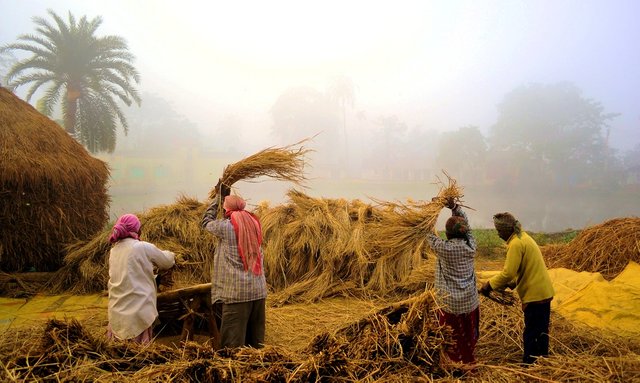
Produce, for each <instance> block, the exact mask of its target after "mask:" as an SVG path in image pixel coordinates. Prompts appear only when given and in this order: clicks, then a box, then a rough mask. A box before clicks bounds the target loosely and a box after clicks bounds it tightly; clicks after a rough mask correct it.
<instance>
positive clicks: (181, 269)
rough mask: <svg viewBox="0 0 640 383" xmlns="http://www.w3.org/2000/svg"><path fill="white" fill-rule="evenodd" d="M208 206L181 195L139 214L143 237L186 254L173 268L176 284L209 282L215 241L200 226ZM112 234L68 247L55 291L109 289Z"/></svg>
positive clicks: (54, 286) (159, 245)
mask: <svg viewBox="0 0 640 383" xmlns="http://www.w3.org/2000/svg"><path fill="white" fill-rule="evenodd" d="M205 208H206V206H205V205H204V204H203V203H201V202H199V201H197V200H196V199H193V198H189V197H186V196H179V197H178V199H177V201H176V203H174V204H172V205H161V206H157V207H154V208H152V209H150V210H149V211H147V212H145V213H142V214H139V215H138V218H139V219H140V222H141V224H142V226H141V239H142V240H144V241H148V242H151V243H153V244H155V245H156V246H157V247H158V248H160V249H162V250H170V251H173V252H175V253H177V254H182V255H183V256H184V257H185V261H186V263H187V265H178V266H176V267H175V268H174V269H173V271H172V274H173V281H174V283H175V285H176V286H179V287H180V286H186V285H190V284H198V283H204V282H210V274H209V273H210V270H209V267H208V265H210V264H211V262H210V259H211V257H212V256H213V252H214V251H215V246H216V243H215V240H214V238H213V237H212V236H211V235H208V234H207V233H205V232H204V231H203V230H202V228H201V227H200V221H201V218H202V215H203V214H204V210H205ZM110 234H111V229H104V230H103V231H102V232H101V233H100V234H98V235H96V236H95V237H94V238H92V239H91V240H89V241H84V242H77V243H75V244H72V245H71V246H69V247H68V253H67V256H66V257H65V259H64V262H65V264H64V266H63V267H62V268H60V270H58V271H57V272H56V276H55V277H54V278H53V280H54V281H55V282H54V285H53V286H52V290H53V291H54V292H73V293H79V294H80V293H90V292H99V291H103V290H104V289H106V287H107V282H108V280H109V264H108V262H109V250H110V248H111V245H110V244H109V242H108V238H109V235H110Z"/></svg>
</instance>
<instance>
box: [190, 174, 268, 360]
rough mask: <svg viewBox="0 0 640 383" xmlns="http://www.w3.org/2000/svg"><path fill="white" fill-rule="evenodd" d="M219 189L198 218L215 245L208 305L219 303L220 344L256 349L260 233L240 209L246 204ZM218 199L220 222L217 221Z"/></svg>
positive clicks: (259, 338)
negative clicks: (222, 211)
mask: <svg viewBox="0 0 640 383" xmlns="http://www.w3.org/2000/svg"><path fill="white" fill-rule="evenodd" d="M229 193H230V190H229V188H228V187H226V186H225V185H223V184H221V187H220V189H219V192H218V197H217V198H216V199H215V201H214V202H213V203H212V204H211V205H210V206H209V208H208V209H207V211H206V212H205V214H204V217H203V219H202V227H203V228H204V229H205V230H207V231H209V232H211V233H213V235H215V236H216V237H218V239H219V240H220V241H219V242H218V246H217V247H216V251H215V254H214V257H213V272H212V276H211V278H212V284H211V302H212V303H214V304H216V303H221V304H222V314H221V316H222V319H221V324H220V337H221V339H220V345H221V346H222V347H239V346H251V347H255V348H259V347H262V345H263V344H264V332H265V319H266V317H265V301H266V298H267V283H266V280H265V276H264V272H263V255H262V247H261V245H262V228H261V226H260V221H259V220H258V217H256V216H255V215H253V214H251V213H249V212H248V211H246V210H244V208H245V206H246V202H245V201H244V200H243V199H242V198H240V197H238V196H235V195H229ZM221 199H224V202H223V205H222V207H223V208H224V211H225V213H224V218H220V219H218V218H217V212H218V206H219V204H220V200H221Z"/></svg>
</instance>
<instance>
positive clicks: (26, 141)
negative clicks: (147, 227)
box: [0, 88, 109, 272]
mask: <svg viewBox="0 0 640 383" xmlns="http://www.w3.org/2000/svg"><path fill="white" fill-rule="evenodd" d="M0 123H1V125H2V126H1V127H0V269H1V270H2V271H5V272H20V271H24V270H25V269H28V268H32V267H33V268H35V269H36V270H38V271H52V270H56V269H58V267H59V266H60V265H61V264H62V258H63V256H64V246H65V244H67V243H70V242H73V241H76V240H83V239H87V238H90V237H91V236H93V235H94V234H95V233H96V232H98V231H99V230H100V229H102V227H103V226H104V224H105V223H106V222H107V219H108V204H109V197H108V195H107V180H108V177H109V169H108V167H107V165H106V163H104V162H103V161H100V160H98V159H96V158H94V157H91V155H89V153H88V152H87V150H86V149H85V148H84V147H83V146H82V145H80V144H79V143H78V142H76V141H75V140H74V139H73V138H72V137H70V136H69V135H68V134H67V133H66V132H65V131H64V129H63V128H61V127H60V126H59V125H58V124H56V123H55V122H53V121H52V120H50V119H49V118H47V117H46V116H44V115H42V114H40V113H39V112H38V111H37V110H36V109H34V108H33V107H32V106H31V105H29V104H28V103H26V102H24V101H22V100H21V99H19V98H18V97H17V96H15V95H14V94H13V93H11V92H10V91H9V90H7V89H4V88H0Z"/></svg>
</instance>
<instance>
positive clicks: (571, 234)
mask: <svg viewBox="0 0 640 383" xmlns="http://www.w3.org/2000/svg"><path fill="white" fill-rule="evenodd" d="M527 233H528V234H529V235H530V236H531V237H532V238H533V239H534V240H535V241H536V243H537V244H538V246H544V245H550V244H565V243H569V242H571V240H572V239H574V238H575V237H576V236H577V235H578V234H579V233H580V231H579V230H572V229H569V230H566V231H562V232H558V233H532V232H527ZM473 235H474V237H475V238H476V243H477V245H478V256H482V257H485V258H489V259H500V258H502V257H504V254H505V242H504V241H503V240H502V239H501V238H500V237H499V236H498V232H497V231H496V230H495V229H473Z"/></svg>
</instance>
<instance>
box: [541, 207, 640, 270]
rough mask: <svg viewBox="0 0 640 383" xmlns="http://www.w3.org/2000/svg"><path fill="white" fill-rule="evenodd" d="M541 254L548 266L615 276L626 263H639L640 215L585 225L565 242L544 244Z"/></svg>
mask: <svg viewBox="0 0 640 383" xmlns="http://www.w3.org/2000/svg"><path fill="white" fill-rule="evenodd" d="M541 250H542V253H543V255H544V257H545V260H546V262H547V266H549V267H564V268H567V269H572V270H576V271H588V272H591V273H600V274H602V276H603V277H605V278H606V279H613V278H615V277H616V276H617V275H618V274H620V272H621V271H622V270H624V268H625V267H626V266H627V265H628V264H629V261H635V262H640V218H638V217H626V218H615V219H611V220H608V221H606V222H603V223H601V224H599V225H595V226H591V227H588V228H586V229H584V230H582V231H581V232H580V234H578V236H576V237H575V238H574V239H573V240H571V242H569V243H567V244H565V245H558V244H554V245H547V246H543V247H542V249H541Z"/></svg>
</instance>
